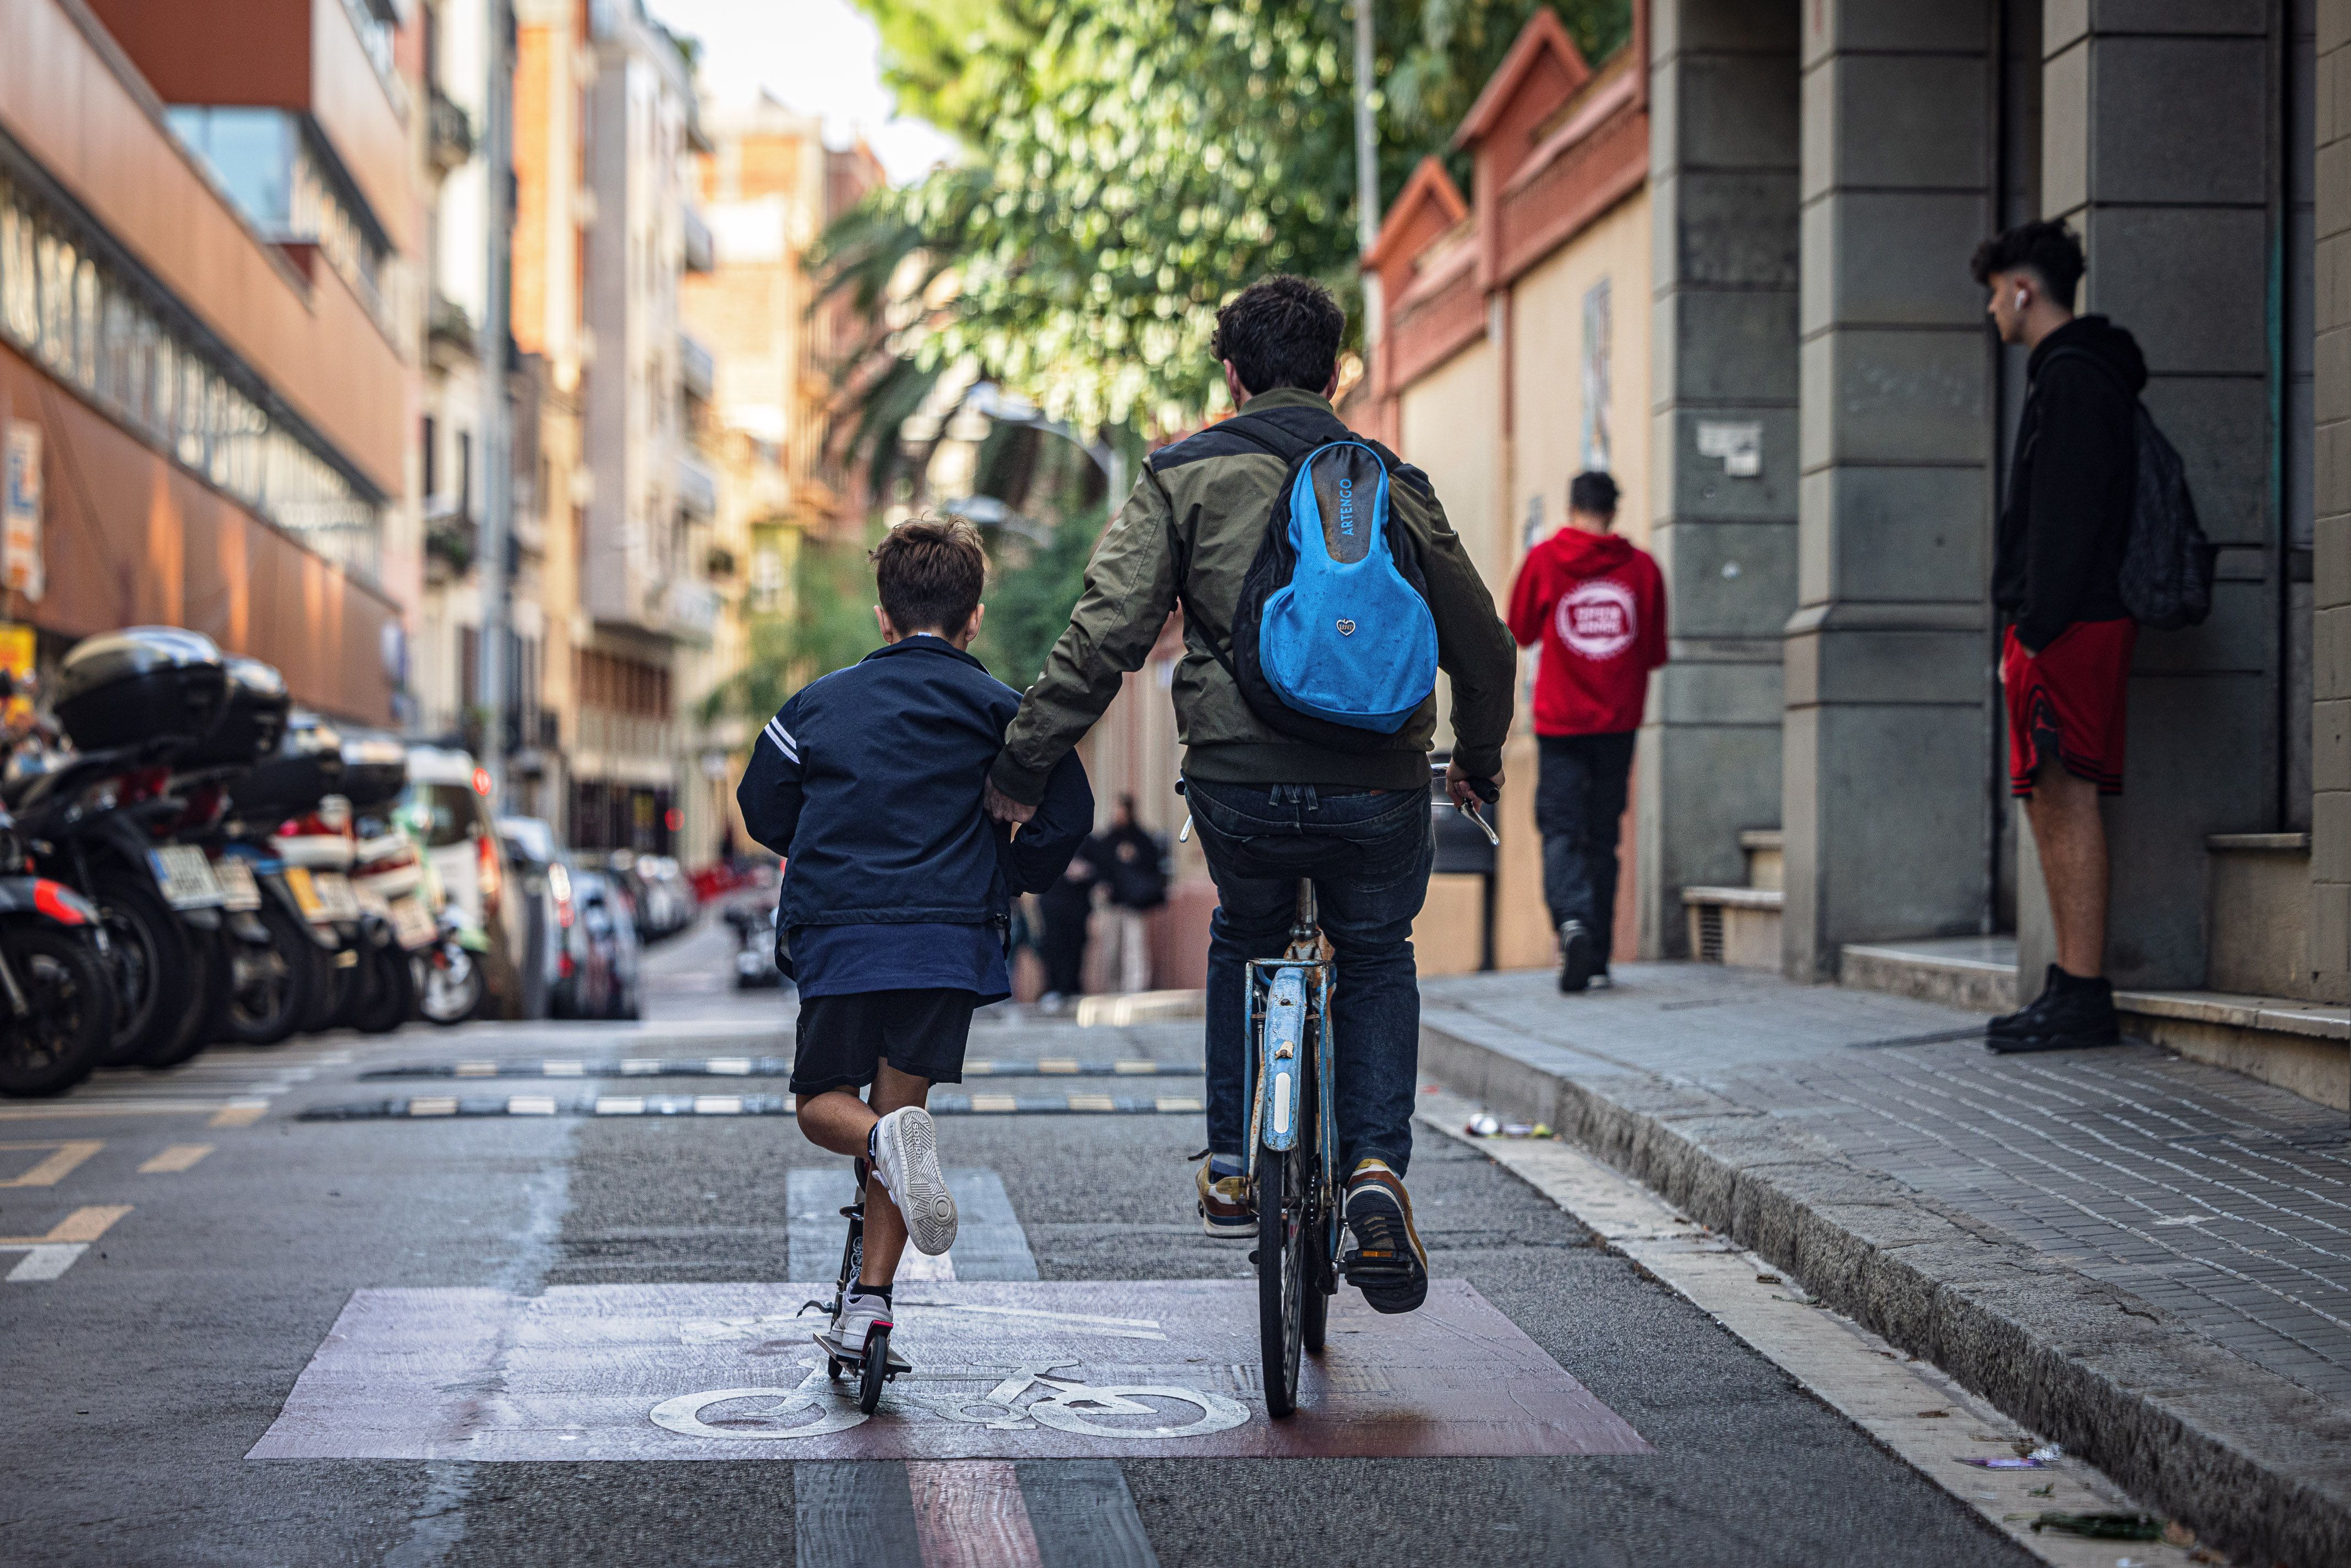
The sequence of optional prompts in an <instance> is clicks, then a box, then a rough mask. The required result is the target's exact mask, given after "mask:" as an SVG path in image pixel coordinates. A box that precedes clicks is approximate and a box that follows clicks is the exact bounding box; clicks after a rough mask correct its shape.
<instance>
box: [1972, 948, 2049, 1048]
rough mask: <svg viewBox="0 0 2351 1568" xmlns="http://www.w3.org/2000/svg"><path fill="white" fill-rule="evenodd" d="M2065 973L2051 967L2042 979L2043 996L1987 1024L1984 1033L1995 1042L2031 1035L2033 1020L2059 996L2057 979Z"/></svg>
mask: <svg viewBox="0 0 2351 1568" xmlns="http://www.w3.org/2000/svg"><path fill="white" fill-rule="evenodd" d="M2063 973H2064V970H2062V969H2060V968H2058V967H2057V966H2056V965H2054V964H2052V965H2050V966H2049V972H2048V973H2047V974H2046V975H2044V976H2043V977H2042V979H2041V994H2040V995H2039V996H2037V997H2035V998H2032V1000H2031V1001H2029V1002H2027V1003H2025V1004H2024V1005H2023V1006H2022V1007H2021V1008H2019V1009H2016V1010H2015V1011H2014V1012H2012V1013H2002V1014H2001V1015H2000V1016H1999V1017H1998V1018H1996V1019H1992V1020H1991V1022H1990V1023H1987V1024H1985V1025H1984V1033H1985V1034H1986V1035H1987V1036H1989V1037H1991V1038H1992V1039H1995V1040H2000V1039H2009V1040H2013V1039H2015V1038H2017V1037H2019V1036H2021V1035H2028V1034H2031V1033H2032V1020H2033V1019H2037V1018H2039V1017H2040V1016H2041V1014H2042V1012H2043V1010H2044V1009H2047V1007H2048V1006H2049V1003H2050V1001H2051V999H2052V998H2054V997H2055V996H2056V995H2057V977H2058V976H2059V975H2061V974H2063Z"/></svg>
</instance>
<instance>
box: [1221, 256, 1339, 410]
mask: <svg viewBox="0 0 2351 1568" xmlns="http://www.w3.org/2000/svg"><path fill="white" fill-rule="evenodd" d="M1346 329H1347V313H1346V312H1345V311H1344V310H1342V309H1340V308H1339V302H1338V301H1337V300H1335V299H1333V298H1331V291H1330V290H1329V289H1327V288H1325V287H1322V285H1321V284H1319V283H1317V282H1315V281H1314V280H1313V279H1312V278H1311V277H1290V275H1288V274H1287V273H1278V274H1276V275H1275V276H1273V277H1264V278H1259V280H1258V281H1257V282H1255V283H1252V284H1250V285H1249V287H1247V288H1244V289H1242V290H1241V291H1240V292H1239V293H1238V294H1236V295H1234V296H1233V297H1232V298H1230V299H1228V300H1227V301H1226V302H1225V308H1223V309H1221V310H1219V311H1217V337H1216V341H1215V342H1214V343H1213V344H1212V345H1211V346H1210V351H1211V352H1213V353H1214V354H1215V355H1216V356H1217V358H1218V359H1219V360H1230V361H1232V362H1233V373H1234V374H1235V375H1237V376H1238V377H1240V379H1241V385H1243V386H1245V387H1247V388H1249V392H1250V394H1251V395H1255V394H1256V393H1258V392H1271V391H1272V390H1273V389H1274V388H1276V387H1302V388H1304V389H1305V390H1306V391H1308V392H1321V391H1322V389H1323V388H1324V387H1327V386H1329V385H1330V384H1331V372H1332V371H1333V370H1334V369H1336V368H1337V366H1338V363H1339V337H1340V334H1342V333H1343V332H1344V331H1345V330H1346Z"/></svg>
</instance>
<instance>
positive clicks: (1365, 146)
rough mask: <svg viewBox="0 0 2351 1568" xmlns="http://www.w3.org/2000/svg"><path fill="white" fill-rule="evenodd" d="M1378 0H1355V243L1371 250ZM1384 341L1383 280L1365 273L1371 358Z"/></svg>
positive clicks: (1376, 212) (1376, 228)
mask: <svg viewBox="0 0 2351 1568" xmlns="http://www.w3.org/2000/svg"><path fill="white" fill-rule="evenodd" d="M1373 4H1374V0H1355V242H1356V248H1357V250H1358V251H1359V252H1363V253H1368V252H1369V251H1370V250H1371V248H1372V242H1373V241H1374V240H1376V239H1377V238H1379V236H1380V128H1379V121H1378V119H1377V117H1376V116H1375V115H1374V113H1373V110H1372V74H1373V72H1374V70H1375V69H1377V67H1376V65H1375V64H1374V59H1373V53H1372V5H1373ZM1379 341H1380V279H1379V275H1378V274H1377V273H1374V272H1366V273H1365V274H1364V354H1365V357H1366V358H1368V357H1369V356H1370V354H1371V353H1372V351H1373V350H1376V349H1377V348H1378V347H1379Z"/></svg>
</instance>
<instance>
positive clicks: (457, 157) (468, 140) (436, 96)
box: [427, 87, 474, 174]
mask: <svg viewBox="0 0 2351 1568" xmlns="http://www.w3.org/2000/svg"><path fill="white" fill-rule="evenodd" d="M427 135H428V138H429V145H428V154H429V156H430V157H431V158H432V160H433V166H434V168H435V169H438V170H440V171H441V172H443V173H444V174H446V173H448V172H450V171H451V170H453V169H455V168H457V167H459V166H461V165H462V164H464V163H465V161H466V160H468V159H470V158H471V157H473V155H474V121H473V120H472V118H471V117H470V116H468V115H467V114H466V113H465V110H463V109H461V108H459V107H458V106H457V104H456V103H455V101H454V100H453V99H451V98H450V97H449V95H448V94H447V93H444V92H443V91H442V90H441V89H440V88H438V87H435V88H434V89H433V107H432V111H431V119H430V121H429V123H428V129H427Z"/></svg>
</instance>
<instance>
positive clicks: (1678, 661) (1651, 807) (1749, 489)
mask: <svg viewBox="0 0 2351 1568" xmlns="http://www.w3.org/2000/svg"><path fill="white" fill-rule="evenodd" d="M1651 27H1652V29H1653V32H1652V37H1653V42H1652V56H1651V77H1650V83H1651V98H1650V111H1651V112H1650V155H1649V169H1650V173H1649V179H1650V199H1651V203H1652V213H1653V216H1654V219H1655V222H1656V242H1655V245H1654V246H1653V249H1652V254H1653V256H1654V267H1655V290H1654V294H1653V299H1654V301H1655V312H1656V314H1655V318H1654V319H1653V321H1652V324H1651V334H1652V341H1653V344H1654V347H1655V353H1656V361H1655V381H1654V396H1655V399H1656V402H1655V403H1654V404H1653V413H1652V419H1653V421H1654V423H1653V427H1652V431H1651V440H1650V463H1651V475H1652V482H1651V484H1650V486H1649V495H1650V497H1651V501H1650V505H1651V507H1652V517H1651V534H1650V538H1651V542H1652V546H1653V548H1654V549H1655V550H1656V555H1657V560H1658V564H1659V566H1660V567H1662V568H1663V569H1664V571H1665V577H1666V589H1667V598H1668V604H1669V613H1670V618H1671V632H1672V655H1673V657H1672V663H1670V664H1667V666H1666V668H1665V669H1664V670H1662V671H1660V672H1659V673H1658V674H1657V676H1656V681H1655V684H1654V685H1653V686H1652V687H1651V690H1650V701H1649V716H1648V722H1647V724H1646V726H1645V727H1643V729H1642V731H1641V739H1640V759H1639V762H1638V765H1637V766H1636V768H1635V789H1637V791H1638V793H1639V807H1638V810H1636V811H1635V821H1636V823H1637V829H1636V833H1635V837H1636V841H1637V848H1638V862H1637V871H1636V874H1637V876H1638V879H1639V882H1638V891H1639V897H1640V912H1641V913H1640V919H1641V951H1642V952H1643V954H1644V955H1658V956H1669V957H1678V956H1685V955H1686V953H1687V946H1688V926H1687V921H1685V919H1684V918H1683V915H1682V905H1681V890H1682V889H1683V888H1684V887H1686V886H1689V885H1692V884H1699V883H1737V882H1740V881H1743V880H1744V871H1743V865H1742V861H1741V857H1740V849H1739V833H1740V830H1741V829H1744V828H1768V827H1771V826H1773V825H1775V824H1776V823H1777V822H1778V821H1779V820H1780V707H1781V696H1780V636H1779V633H1780V628H1781V626H1782V623H1783V622H1785V621H1786V619H1787V616H1788V612H1789V611H1790V610H1791V609H1792V607H1793V605H1794V603H1795V576H1796V549H1795V537H1794V536H1795V526H1794V525H1795V514H1796V161H1797V129H1796V127H1797V115H1796V16H1795V8H1794V6H1792V5H1789V4H1786V3H1784V0H1782V3H1781V4H1777V5H1759V4H1754V3H1753V0H1655V8H1654V10H1653V11H1652V14H1651Z"/></svg>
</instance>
